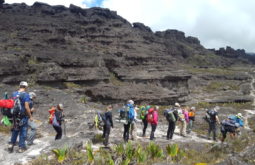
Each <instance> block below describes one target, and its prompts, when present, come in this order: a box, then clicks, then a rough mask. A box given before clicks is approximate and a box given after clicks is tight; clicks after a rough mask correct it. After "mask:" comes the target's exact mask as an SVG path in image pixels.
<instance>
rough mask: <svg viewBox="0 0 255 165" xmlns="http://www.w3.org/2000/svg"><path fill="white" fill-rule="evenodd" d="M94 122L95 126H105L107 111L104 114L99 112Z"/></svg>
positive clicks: (99, 127) (100, 127)
mask: <svg viewBox="0 0 255 165" xmlns="http://www.w3.org/2000/svg"><path fill="white" fill-rule="evenodd" d="M94 123H95V127H96V128H98V129H100V130H101V129H102V128H103V125H104V124H105V123H106V118H105V113H104V114H102V113H99V112H98V113H97V114H96V116H95V121H94Z"/></svg>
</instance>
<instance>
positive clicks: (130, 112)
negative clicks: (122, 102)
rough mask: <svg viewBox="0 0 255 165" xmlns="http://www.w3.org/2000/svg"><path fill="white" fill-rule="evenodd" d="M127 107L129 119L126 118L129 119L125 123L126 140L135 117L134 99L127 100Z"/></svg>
mask: <svg viewBox="0 0 255 165" xmlns="http://www.w3.org/2000/svg"><path fill="white" fill-rule="evenodd" d="M126 109H127V119H126V120H127V121H126V123H125V124H124V133H123V139H124V141H125V142H128V140H129V129H130V125H131V123H132V122H133V120H134V118H135V110H134V101H133V100H129V101H128V102H127V105H126Z"/></svg>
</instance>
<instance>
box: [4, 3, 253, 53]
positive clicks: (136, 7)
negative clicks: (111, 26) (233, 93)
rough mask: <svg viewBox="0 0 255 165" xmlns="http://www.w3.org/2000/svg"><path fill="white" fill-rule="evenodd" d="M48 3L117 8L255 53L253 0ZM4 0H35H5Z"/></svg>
mask: <svg viewBox="0 0 255 165" xmlns="http://www.w3.org/2000/svg"><path fill="white" fill-rule="evenodd" d="M40 1H41V2H45V3H48V4H51V5H59V4H62V5H65V6H67V7H68V6H69V5H70V3H72V4H74V5H77V6H81V7H83V8H87V7H95V6H97V7H104V8H109V9H111V10H115V11H117V13H118V14H119V15H120V16H122V17H124V18H125V19H127V20H128V21H129V22H131V23H132V22H142V23H144V24H145V25H147V26H150V27H151V29H152V30H153V31H159V30H160V31H162V30H166V29H177V30H180V31H183V32H185V34H186V36H194V37H198V38H199V40H200V41H201V43H202V45H204V46H205V47H206V48H219V47H225V46H227V45H229V46H231V47H233V48H235V49H239V48H240V49H245V50H246V51H247V52H255V19H252V18H255V9H254V7H255V0H40ZM5 2H6V3H20V2H25V3H26V4H28V5H32V4H33V3H34V2H35V0H5Z"/></svg>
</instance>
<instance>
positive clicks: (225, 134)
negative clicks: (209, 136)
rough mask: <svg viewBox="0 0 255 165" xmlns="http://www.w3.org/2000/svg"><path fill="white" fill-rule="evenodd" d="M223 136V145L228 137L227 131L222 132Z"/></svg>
mask: <svg viewBox="0 0 255 165" xmlns="http://www.w3.org/2000/svg"><path fill="white" fill-rule="evenodd" d="M221 134H222V138H221V142H222V143H223V142H224V140H225V139H226V137H227V131H226V130H222V131H221Z"/></svg>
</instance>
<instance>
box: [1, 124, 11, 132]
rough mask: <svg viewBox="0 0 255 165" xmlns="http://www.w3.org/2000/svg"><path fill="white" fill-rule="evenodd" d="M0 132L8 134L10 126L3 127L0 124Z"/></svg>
mask: <svg viewBox="0 0 255 165" xmlns="http://www.w3.org/2000/svg"><path fill="white" fill-rule="evenodd" d="M0 132H1V133H4V134H10V132H11V126H4V125H2V124H0Z"/></svg>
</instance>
